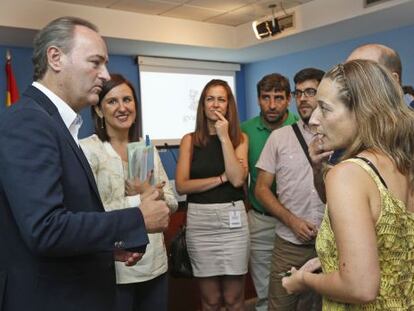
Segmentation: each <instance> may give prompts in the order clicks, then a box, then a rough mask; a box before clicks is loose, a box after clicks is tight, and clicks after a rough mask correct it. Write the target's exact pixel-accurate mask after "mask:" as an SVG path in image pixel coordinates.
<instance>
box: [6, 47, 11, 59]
mask: <svg viewBox="0 0 414 311" xmlns="http://www.w3.org/2000/svg"><path fill="white" fill-rule="evenodd" d="M6 61H11V53H10V50H9V49H7V50H6Z"/></svg>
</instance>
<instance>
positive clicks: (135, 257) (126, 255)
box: [114, 249, 144, 266]
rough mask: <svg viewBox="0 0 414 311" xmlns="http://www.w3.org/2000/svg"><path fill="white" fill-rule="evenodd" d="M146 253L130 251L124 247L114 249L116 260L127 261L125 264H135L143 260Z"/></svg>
mask: <svg viewBox="0 0 414 311" xmlns="http://www.w3.org/2000/svg"><path fill="white" fill-rule="evenodd" d="M142 256H144V254H142V253H133V252H128V251H126V250H123V249H117V250H115V251H114V258H115V261H121V262H124V263H125V266H134V265H136V263H137V262H138V261H140V260H141V258H142Z"/></svg>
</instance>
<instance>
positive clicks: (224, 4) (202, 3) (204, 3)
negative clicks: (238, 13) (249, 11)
mask: <svg viewBox="0 0 414 311" xmlns="http://www.w3.org/2000/svg"><path fill="white" fill-rule="evenodd" d="M251 2H252V0H225V1H223V0H192V1H189V2H187V3H186V4H187V5H191V6H196V7H201V8H206V9H213V10H220V11H233V10H236V9H239V8H241V7H243V6H246V5H248V4H249V3H251Z"/></svg>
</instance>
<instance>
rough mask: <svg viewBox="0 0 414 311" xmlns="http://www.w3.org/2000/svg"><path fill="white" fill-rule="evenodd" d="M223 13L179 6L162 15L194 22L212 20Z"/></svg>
mask: <svg viewBox="0 0 414 311" xmlns="http://www.w3.org/2000/svg"><path fill="white" fill-rule="evenodd" d="M224 13H225V11H218V10H210V9H203V8H198V7H193V6H189V5H184V6H180V7H177V8H175V9H172V10H170V11H168V12H166V13H165V14H162V15H163V16H170V17H176V18H183V19H190V20H196V21H204V20H207V19H209V18H212V17H214V16H217V15H221V14H224Z"/></svg>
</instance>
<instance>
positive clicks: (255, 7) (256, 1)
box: [50, 0, 313, 26]
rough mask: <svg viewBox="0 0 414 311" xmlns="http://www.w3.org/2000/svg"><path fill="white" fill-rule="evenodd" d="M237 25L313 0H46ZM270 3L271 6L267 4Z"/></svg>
mask: <svg viewBox="0 0 414 311" xmlns="http://www.w3.org/2000/svg"><path fill="white" fill-rule="evenodd" d="M50 1H55V2H67V3H72V4H74V3H76V4H81V5H86V6H96V7H102V8H108V9H114V10H122V11H128V12H136V13H142V14H149V15H157V16H166V17H175V18H181V19H187V20H194V21H200V22H208V23H213V24H221V25H227V26H239V25H241V24H244V23H247V22H252V21H254V20H256V19H260V18H262V17H265V16H271V15H272V13H273V12H274V13H275V14H278V13H280V12H283V11H284V10H288V9H292V8H294V7H296V6H298V5H301V4H303V3H306V2H310V1H313V0H300V1H299V0H283V1H280V0H50ZM271 5H274V9H273V10H272V9H271V8H270V7H269V6H271Z"/></svg>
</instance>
